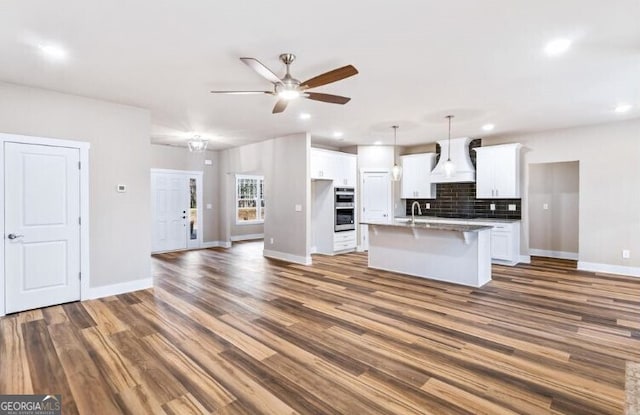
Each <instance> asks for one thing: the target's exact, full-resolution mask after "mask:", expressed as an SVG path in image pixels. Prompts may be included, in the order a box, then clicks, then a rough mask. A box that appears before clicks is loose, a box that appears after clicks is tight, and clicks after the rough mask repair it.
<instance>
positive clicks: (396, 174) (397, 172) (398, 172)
mask: <svg viewBox="0 0 640 415" xmlns="http://www.w3.org/2000/svg"><path fill="white" fill-rule="evenodd" d="M391 128H393V168H392V169H391V179H392V180H393V181H394V182H397V181H398V180H400V179H401V178H402V167H400V166H399V165H398V158H397V155H396V153H397V151H396V149H397V147H396V143H397V140H398V137H397V134H398V128H400V126H399V125H392V126H391Z"/></svg>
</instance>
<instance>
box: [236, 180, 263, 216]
mask: <svg viewBox="0 0 640 415" xmlns="http://www.w3.org/2000/svg"><path fill="white" fill-rule="evenodd" d="M263 222H264V176H236V223H238V224H242V223H263Z"/></svg>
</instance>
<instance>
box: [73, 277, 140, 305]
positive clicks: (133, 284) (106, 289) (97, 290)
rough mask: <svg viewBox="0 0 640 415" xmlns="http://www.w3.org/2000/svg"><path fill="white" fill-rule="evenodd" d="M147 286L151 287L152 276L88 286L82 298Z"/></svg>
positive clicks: (105, 295) (91, 298)
mask: <svg viewBox="0 0 640 415" xmlns="http://www.w3.org/2000/svg"><path fill="white" fill-rule="evenodd" d="M147 288H153V278H144V279H141V280H134V281H127V282H121V283H119V284H111V285H103V286H100V287H90V288H89V292H87V293H86V295H83V296H82V300H93V299H96V298H102V297H109V296H112V295H118V294H125V293H130V292H133V291H140V290H146V289H147Z"/></svg>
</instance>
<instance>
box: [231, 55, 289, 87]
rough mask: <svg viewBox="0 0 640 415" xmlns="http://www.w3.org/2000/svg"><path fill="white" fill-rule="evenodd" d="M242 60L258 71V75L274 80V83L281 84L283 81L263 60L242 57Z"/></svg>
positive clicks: (270, 80)
mask: <svg viewBox="0 0 640 415" xmlns="http://www.w3.org/2000/svg"><path fill="white" fill-rule="evenodd" d="M240 60H241V61H242V62H244V63H245V64H246V65H247V66H249V67H250V68H251V69H253V70H254V71H256V72H257V73H258V75H260V76H262V77H263V78H265V79H266V80H267V81H269V82H272V83H274V84H281V83H282V81H281V80H280V78H278V76H277V75H276V74H274V73H273V72H272V71H271V69H269V68H267V67H266V66H265V65H264V64H263V63H262V62H260V61H259V60H257V59H255V58H240Z"/></svg>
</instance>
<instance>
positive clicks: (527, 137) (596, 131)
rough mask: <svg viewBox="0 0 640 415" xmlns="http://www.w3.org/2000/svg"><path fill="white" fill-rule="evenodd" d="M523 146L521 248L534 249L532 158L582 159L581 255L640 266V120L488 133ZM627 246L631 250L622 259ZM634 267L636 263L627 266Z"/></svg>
mask: <svg viewBox="0 0 640 415" xmlns="http://www.w3.org/2000/svg"><path fill="white" fill-rule="evenodd" d="M510 142H519V143H522V144H523V146H524V148H523V152H522V153H523V163H522V185H523V186H524V187H523V189H524V190H525V191H524V194H523V203H522V206H523V229H522V233H521V235H522V238H521V239H522V240H521V253H522V254H524V255H526V254H528V251H529V220H528V216H529V212H528V207H527V206H528V199H527V193H528V191H527V189H528V186H529V165H530V164H532V163H551V162H564V161H574V160H577V161H579V162H580V173H579V174H580V198H579V204H580V218H579V260H580V262H581V263H584V264H583V265H585V268H591V269H596V268H597V265H595V266H592V264H605V265H610V266H614V267H622V268H618V270H620V271H621V272H623V273H624V272H625V271H629V272H632V271H634V272H635V271H637V268H638V267H640V120H639V119H635V120H630V121H624V122H616V123H610V124H600V125H594V126H588V127H579V128H567V129H561V130H552V131H543V132H536V133H531V134H519V135H509V136H502V137H496V138H488V139H483V143H482V145H492V144H501V143H510ZM623 249H630V250H631V258H630V259H622V255H621V252H622V250H623ZM627 267H632V268H627Z"/></svg>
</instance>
